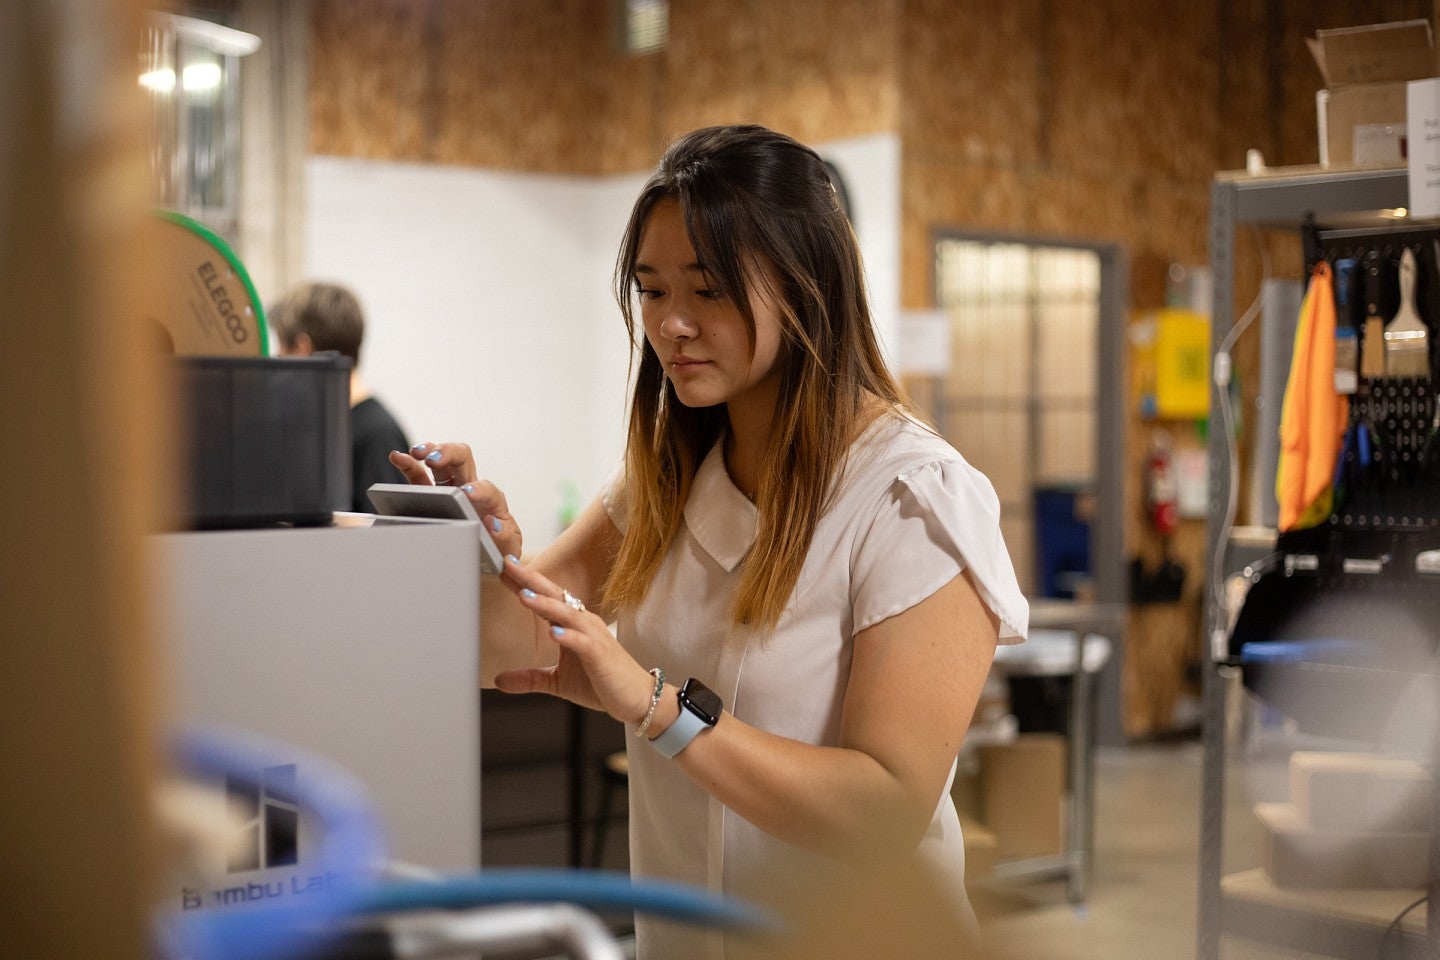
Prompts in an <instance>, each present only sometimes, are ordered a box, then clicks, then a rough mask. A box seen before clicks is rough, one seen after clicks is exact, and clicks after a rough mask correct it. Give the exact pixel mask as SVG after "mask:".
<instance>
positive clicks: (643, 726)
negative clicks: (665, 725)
mask: <svg viewBox="0 0 1440 960" xmlns="http://www.w3.org/2000/svg"><path fill="white" fill-rule="evenodd" d="M650 676H652V677H654V678H655V692H654V693H652V694H650V709H649V710H646V711H645V719H644V720H641V721H640V726H638V727H636V728H635V736H637V737H643V736H645V731H646V730H649V729H650V721H651V720H654V719H655V708H656V707H658V706H659V705H660V694H661V692H662V691H663V690H664V689H665V671H664V670H662V669H660V668H659V667H651V668H650Z"/></svg>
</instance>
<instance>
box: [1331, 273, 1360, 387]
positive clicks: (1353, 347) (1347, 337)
mask: <svg viewBox="0 0 1440 960" xmlns="http://www.w3.org/2000/svg"><path fill="white" fill-rule="evenodd" d="M1354 274H1355V261H1354V260H1351V259H1350V258H1348V257H1345V258H1342V259H1339V260H1336V261H1335V392H1336V393H1339V394H1342V395H1345V396H1349V395H1352V394H1354V393H1355V392H1356V390H1358V389H1359V387H1360V381H1359V365H1360V336H1359V334H1358V333H1356V331H1355V320H1354V318H1353V316H1352V315H1351V307H1350V283H1351V280H1352V279H1353V277H1354Z"/></svg>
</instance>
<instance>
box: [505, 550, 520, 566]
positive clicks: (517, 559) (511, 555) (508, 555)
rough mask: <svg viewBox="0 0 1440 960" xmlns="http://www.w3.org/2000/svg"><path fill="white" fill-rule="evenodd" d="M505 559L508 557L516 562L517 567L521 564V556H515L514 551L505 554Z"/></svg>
mask: <svg viewBox="0 0 1440 960" xmlns="http://www.w3.org/2000/svg"><path fill="white" fill-rule="evenodd" d="M505 559H506V560H509V561H510V562H511V563H513V564H515V566H517V567H518V566H520V558H519V557H517V556H515V554H513V553H507V554H505Z"/></svg>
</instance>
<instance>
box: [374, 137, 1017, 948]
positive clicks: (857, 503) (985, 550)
mask: <svg viewBox="0 0 1440 960" xmlns="http://www.w3.org/2000/svg"><path fill="white" fill-rule="evenodd" d="M615 282H616V294H617V297H618V299H619V301H620V308H621V312H622V313H623V314H624V316H625V320H626V323H627V326H628V327H629V329H630V331H631V336H632V339H634V338H635V324H636V318H637V314H638V319H639V322H640V324H641V325H642V326H643V329H644V342H643V346H642V347H641V351H640V359H639V367H638V372H637V373H636V375H635V387H634V394H633V397H632V401H631V410H630V426H629V438H628V443H627V447H626V455H625V468H624V471H623V474H622V475H621V476H620V477H619V478H617V479H615V480H613V481H612V482H611V483H610V485H609V486H608V487H607V489H606V490H605V491H604V493H603V494H602V495H601V497H600V498H598V499H597V500H596V502H595V503H593V504H591V505H590V507H589V508H588V509H587V510H586V511H585V512H584V513H583V515H582V516H581V517H580V518H579V520H578V521H577V522H576V523H575V524H574V525H572V526H571V527H570V529H568V530H567V531H566V532H565V533H564V534H563V535H562V536H561V537H560V538H559V539H558V540H556V542H555V543H554V544H553V545H552V546H551V547H550V548H548V549H547V550H545V551H544V552H543V553H542V554H541V555H540V556H539V557H537V558H535V560H534V562H533V563H530V564H525V565H522V564H521V563H520V562H518V561H517V560H515V559H514V558H516V557H519V556H520V555H521V543H522V540H521V534H520V529H519V527H518V525H517V524H516V522H515V519H514V518H513V517H512V516H511V515H510V513H509V510H508V507H507V505H506V501H505V497H504V496H503V494H501V492H500V491H499V490H497V489H496V488H495V487H494V486H493V485H491V484H490V483H488V482H486V481H483V480H480V479H479V478H478V477H477V475H476V472H475V469H476V468H475V460H474V457H473V456H472V454H471V451H470V448H468V447H466V446H465V445H463V444H456V443H442V444H429V443H424V444H419V445H418V446H416V447H414V448H412V450H411V451H410V453H409V454H405V453H396V454H394V455H393V456H392V460H393V462H394V463H395V464H396V466H398V467H399V468H400V469H401V470H402V471H403V472H404V473H405V474H406V476H407V477H408V478H409V480H410V481H411V482H413V483H432V482H434V483H448V484H454V485H458V486H462V487H463V488H464V489H465V490H466V491H467V492H468V493H469V495H470V498H471V500H472V501H473V502H474V503H475V505H476V507H477V509H478V510H479V511H480V512H481V513H482V515H483V516H484V517H485V522H486V523H487V524H489V525H490V526H491V529H492V530H494V531H495V539H496V541H497V543H498V544H499V545H500V547H501V549H502V550H503V551H504V552H505V553H506V554H508V555H509V559H507V563H506V570H505V576H504V577H503V578H502V581H503V583H504V585H505V586H506V587H507V588H508V589H509V590H510V591H512V592H513V593H514V594H515V596H516V597H517V598H518V600H519V603H518V604H516V603H514V602H513V601H510V600H509V599H508V598H505V600H506V602H505V603H503V604H502V603H496V602H491V603H489V604H488V605H487V606H488V608H489V610H488V612H487V616H486V622H485V628H484V638H485V644H486V645H485V649H484V652H483V659H484V660H485V662H486V668H487V672H494V673H498V676H496V677H495V682H496V684H497V685H498V686H499V688H500V689H502V690H505V691H509V692H516V693H519V692H530V691H541V692H545V693H549V694H553V695H555V696H559V697H564V698H565V699H568V700H571V701H574V702H575V703H579V704H581V705H583V706H586V707H590V708H593V709H597V710H603V711H605V712H606V713H608V714H609V715H610V716H612V717H614V718H615V719H617V720H619V721H621V722H622V723H624V724H626V725H627V727H628V729H629V730H630V731H632V732H633V733H634V734H636V735H638V736H632V737H631V738H630V746H629V755H630V796H631V800H630V837H631V865H632V869H633V870H634V872H635V873H636V875H637V876H640V875H643V876H649V877H661V878H670V879H674V880H679V881H684V882H688V883H692V884H697V885H700V886H709V887H711V888H712V889H716V890H719V891H723V892H725V893H728V894H734V895H739V896H743V897H747V898H750V899H752V900H755V901H757V902H761V903H766V902H773V897H774V896H775V894H776V892H777V891H776V890H775V889H774V888H775V886H776V884H777V883H779V882H782V881H784V882H788V881H792V880H793V879H794V877H795V876H796V875H797V874H796V871H797V870H799V871H803V870H805V869H807V868H811V869H813V868H815V867H816V866H817V865H823V866H821V867H820V869H822V870H832V871H833V870H835V869H836V867H835V864H836V862H840V863H861V864H863V863H864V862H865V861H866V860H867V859H868V858H869V857H870V856H872V855H876V854H881V853H885V852H889V851H892V850H904V851H911V850H915V851H918V852H919V854H920V856H921V857H922V858H923V859H924V860H926V861H927V862H929V863H931V864H933V865H935V866H936V867H938V869H939V870H940V871H942V873H943V874H944V876H946V877H947V878H948V880H949V881H950V885H951V886H950V890H951V902H952V903H953V904H954V906H955V910H956V912H957V913H958V914H968V905H967V904H966V902H965V898H964V897H965V895H964V887H963V871H964V862H963V848H962V845H961V838H960V830H959V822H958V820H957V818H956V814H955V808H954V805H953V803H952V802H951V800H950V796H949V786H950V783H951V781H952V779H953V776H954V769H955V758H956V753H957V751H958V750H959V747H960V741H961V738H962V737H963V736H964V733H965V729H966V726H967V724H968V723H969V720H970V716H971V713H972V711H973V710H974V707H975V703H976V700H977V698H978V696H979V692H980V687H981V685H982V683H983V682H984V679H985V675H986V673H987V671H988V670H989V666H990V663H991V660H992V658H993V656H994V651H995V644H996V642H997V639H998V640H1001V641H1013V640H1018V639H1019V638H1020V637H1021V636H1023V634H1024V633H1025V630H1026V622H1027V617H1028V609H1027V606H1026V603H1025V600H1024V598H1023V597H1022V595H1021V593H1020V589H1019V587H1018V585H1017V584H1016V581H1015V575H1014V572H1013V570H1012V569H1011V564H1010V559H1009V556H1008V554H1007V553H1006V550H1005V545H1004V542H1003V541H1002V539H1001V536H1000V527H999V510H998V505H997V501H996V497H995V494H994V491H993V490H992V488H991V486H990V484H989V483H988V482H987V481H986V479H985V478H984V477H983V476H982V475H980V474H979V473H978V472H976V471H975V470H974V469H972V468H971V467H970V466H969V465H968V464H966V462H965V461H964V460H963V459H962V458H961V456H960V455H959V454H958V453H956V452H955V450H953V449H952V448H951V447H950V446H949V445H948V444H946V443H945V442H944V441H943V440H941V439H940V438H938V437H937V436H935V435H934V434H933V433H932V432H931V431H930V430H929V429H927V428H926V427H924V426H923V425H921V424H920V423H919V422H917V420H916V419H915V418H914V417H913V416H912V414H911V412H910V410H909V408H908V406H907V405H906V402H905V400H904V399H903V398H902V396H901V393H900V390H899V389H898V387H897V385H896V383H895V381H894V379H893V378H892V377H891V375H890V374H889V372H888V371H887V370H886V368H885V364H884V361H883V359H882V357H881V354H880V350H879V347H878V344H877V342H876V339H875V334H874V330H873V328H872V323H871V317H870V311H869V305H868V302H867V300H866V294H865V289H864V282H863V277H862V272H861V265H860V257H859V252H858V249H857V246H856V242H855V237H854V234H853V232H852V231H851V228H850V224H849V221H848V220H847V218H846V217H845V215H844V213H843V212H842V210H841V208H840V205H839V203H838V200H837V198H836V194H835V190H834V188H833V187H832V186H831V183H830V180H829V178H828V176H827V174H826V170H825V165H824V162H823V161H822V160H821V159H820V157H819V156H817V155H816V154H815V152H814V151H812V150H810V149H809V148H807V147H805V146H803V145H801V144H800V143H797V142H796V141H794V140H792V139H790V138H789V137H785V136H782V135H780V134H778V133H774V132H772V131H770V130H766V129H764V128H762V127H754V126H732V127H712V128H707V129H703V130H698V131H696V132H694V133H691V134H689V135H687V136H685V137H683V138H681V139H680V140H678V141H677V142H675V143H674V144H673V145H671V147H670V148H669V149H668V150H667V151H666V153H665V155H664V157H663V158H662V160H661V162H660V166H659V168H658V169H657V170H656V172H655V174H654V175H653V176H652V177H651V178H650V180H649V181H648V182H647V183H646V185H645V187H644V189H643V190H642V191H641V193H640V196H639V199H638V200H637V201H636V203H635V207H634V211H633V213H632V214H631V217H630V223H629V226H628V227H627V229H626V232H625V237H624V240H623V243H622V245H621V249H620V254H619V258H618V261H617V265H616V277H615ZM610 623H614V624H616V625H617V630H616V632H615V633H611V632H610V630H609V628H608V627H607V624H610ZM707 940H708V941H709V942H708V944H707V943H706V941H707ZM637 942H638V948H639V952H640V956H641V957H642V958H661V957H705V956H713V957H719V956H723V955H724V954H725V944H724V942H723V938H721V937H719V936H718V935H716V934H713V933H706V932H703V931H696V930H693V929H686V928H680V927H674V926H669V925H666V924H663V923H650V922H646V921H645V920H643V919H642V920H641V922H640V923H639V924H638V929H637Z"/></svg>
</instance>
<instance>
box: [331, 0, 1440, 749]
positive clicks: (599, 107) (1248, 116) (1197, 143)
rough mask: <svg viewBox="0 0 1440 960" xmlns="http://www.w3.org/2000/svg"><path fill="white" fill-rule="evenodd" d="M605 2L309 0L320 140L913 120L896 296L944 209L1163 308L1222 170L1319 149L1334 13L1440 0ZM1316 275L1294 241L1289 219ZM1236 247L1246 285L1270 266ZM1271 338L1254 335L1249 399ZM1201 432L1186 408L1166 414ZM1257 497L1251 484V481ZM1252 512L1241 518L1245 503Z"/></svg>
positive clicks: (611, 139)
mask: <svg viewBox="0 0 1440 960" xmlns="http://www.w3.org/2000/svg"><path fill="white" fill-rule="evenodd" d="M613 8H614V4H613V3H611V2H608V0H315V3H314V8H313V53H312V56H313V68H312V69H313V74H312V82H311V88H310V124H311V126H310V129H311V144H310V146H311V150H312V152H314V153H322V154H336V155H346V156H358V157H376V158H385V159H395V160H413V161H422V162H438V163H446V164H457V165H471V166H481V167H488V168H496V169H510V170H531V171H546V172H557V173H581V174H605V173H616V172H633V171H639V170H644V169H648V168H649V167H650V166H651V165H653V163H654V161H655V158H656V156H657V155H658V153H659V151H660V150H661V149H662V147H663V146H664V144H665V143H666V142H667V141H668V140H669V139H670V138H671V137H672V136H674V135H676V134H678V133H680V132H683V131H685V130H688V129H691V128H693V127H696V126H700V125H703V124H706V123H715V122H733V121H749V122H758V123H764V124H767V125H769V126H772V127H775V128H777V129H780V130H783V131H785V132H787V133H790V134H792V135H794V136H796V137H798V138H800V139H802V140H810V141H819V140H828V139H836V138H840V137H847V136H856V135H862V134H869V133H877V132H897V133H898V134H899V136H900V137H901V140H902V156H903V161H902V162H903V174H902V176H903V183H902V197H903V200H902V202H903V211H902V231H903V237H902V278H901V282H902V301H903V306H905V307H907V308H925V307H929V306H931V305H932V304H933V302H934V277H933V232H934V231H935V230H936V229H937V228H940V227H950V228H960V229H964V230H968V231H995V232H997V233H1005V234H1021V235H1029V236H1033V237H1036V238H1046V237H1050V238H1065V239H1083V240H1088V241H1093V242H1097V243H1103V244H1115V245H1118V246H1120V247H1123V248H1124V249H1125V251H1126V252H1127V255H1128V258H1129V263H1130V281H1131V289H1130V305H1131V307H1132V309H1133V310H1134V311H1136V312H1137V313H1139V312H1142V311H1145V310H1149V309H1153V308H1156V307H1159V306H1162V305H1163V303H1164V298H1165V276H1166V271H1167V268H1168V266H1169V265H1170V264H1171V263H1180V264H1187V265H1201V264H1205V263H1206V262H1207V261H1208V259H1209V251H1208V247H1207V243H1208V219H1209V184H1210V180H1211V178H1212V176H1213V175H1214V173H1215V172H1216V171H1217V170H1230V169H1238V168H1241V167H1243V166H1244V163H1245V151H1246V149H1247V148H1250V147H1256V148H1258V149H1260V150H1261V151H1263V153H1264V155H1265V157H1266V159H1267V160H1268V161H1269V163H1271V164H1272V165H1291V164H1305V163H1314V162H1315V160H1316V158H1317V150H1316V140H1315V111H1314V94H1315V90H1316V89H1317V88H1318V87H1319V86H1320V76H1319V73H1318V71H1317V70H1316V69H1315V67H1314V65H1313V63H1312V62H1311V59H1310V55H1309V53H1308V51H1307V50H1306V48H1305V45H1304V38H1305V37H1307V36H1311V35H1313V34H1314V32H1315V30H1316V29H1319V28H1325V27H1335V26H1347V25H1353V24H1362V23H1377V22H1382V21H1387V20H1398V19H1406V18H1411V17H1425V18H1433V15H1434V10H1433V9H1432V0H1391V2H1360V0H1331V2H1329V3H1326V4H1314V3H1311V2H1310V0H1198V2H1195V3H1189V4H1175V3H1167V2H1160V0H1153V2H1142V0H1091V2H1089V3H1085V4H1075V3H1066V2H1063V0H1010V2H1006V3H995V2H985V0H833V2H832V0H767V2H763V3H760V2H754V0H672V2H671V4H670V42H669V46H668V47H667V48H666V49H665V50H664V51H663V52H662V53H659V54H655V55H651V56H645V57H638V58H629V57H625V56H622V55H621V54H619V53H617V52H616V49H615V45H614V43H613V40H612V30H613V27H614V24H613V21H612V19H611V17H612V14H613ZM1264 242H1265V243H1266V244H1267V246H1268V247H1269V248H1270V252H1271V256H1272V260H1273V263H1272V269H1273V271H1274V273H1275V274H1276V275H1277V276H1290V277H1295V278H1298V276H1299V270H1300V257H1299V252H1298V244H1296V243H1295V241H1294V238H1293V237H1290V236H1288V235H1283V234H1282V235H1269V236H1267V238H1266V239H1265V241H1264ZM1259 263H1260V261H1259V257H1258V256H1257V255H1256V247H1255V244H1254V243H1253V242H1252V241H1251V239H1250V238H1249V237H1248V236H1242V237H1241V238H1240V242H1239V244H1238V247H1237V271H1236V272H1237V277H1236V290H1235V302H1236V304H1237V306H1239V307H1243V306H1244V305H1245V304H1247V303H1249V301H1250V299H1251V298H1252V297H1253V296H1254V295H1255V292H1256V290H1257V288H1258V285H1259V281H1260V270H1259ZM1256 340H1257V338H1255V337H1253V336H1251V337H1247V338H1245V339H1244V340H1242V342H1241V343H1240V344H1239V345H1238V346H1237V349H1236V360H1237V369H1238V370H1239V377H1240V381H1241V383H1242V385H1244V387H1245V389H1246V391H1247V392H1246V394H1245V400H1246V405H1248V401H1249V400H1251V399H1253V385H1254V383H1255V381H1256V379H1257V377H1256V376H1255V371H1256V360H1255V357H1256V347H1255V343H1256ZM1167 426H1168V427H1169V428H1170V429H1171V430H1172V432H1173V433H1174V434H1175V436H1176V437H1177V440H1178V441H1179V442H1180V443H1182V444H1198V443H1200V442H1201V441H1200V439H1199V438H1198V436H1197V435H1196V434H1195V432H1194V430H1193V426H1191V425H1184V424H1180V425H1176V424H1171V425H1167ZM1153 428H1154V425H1152V424H1148V423H1143V422H1141V421H1140V419H1139V418H1138V417H1137V416H1136V415H1135V413H1134V411H1133V409H1132V410H1131V411H1130V414H1129V416H1128V418H1127V423H1126V438H1127V444H1126V445H1127V464H1126V470H1125V476H1126V492H1125V503H1126V517H1125V527H1126V545H1127V552H1128V553H1129V554H1131V555H1138V556H1140V557H1142V558H1143V559H1144V560H1145V561H1146V563H1148V564H1154V563H1155V562H1157V561H1158V559H1159V556H1160V554H1161V544H1160V543H1159V541H1158V540H1157V539H1156V538H1154V537H1152V536H1149V535H1148V534H1147V533H1146V532H1145V528H1144V525H1143V522H1142V507H1141V478H1142V467H1143V462H1144V458H1145V455H1146V451H1147V450H1148V448H1149V441H1150V431H1151V430H1152V429H1153ZM1242 507H1243V498H1242ZM1245 519H1246V518H1245V517H1244V516H1243V515H1242V517H1241V521H1242V522H1243V521H1244V520H1245ZM1204 539H1205V537H1204V524H1203V522H1202V521H1186V522H1185V523H1183V524H1182V527H1181V529H1180V530H1179V531H1178V532H1177V533H1176V534H1175V536H1174V537H1173V538H1172V541H1171V543H1170V544H1169V552H1170V555H1171V556H1172V557H1173V558H1174V559H1176V560H1177V561H1179V562H1180V563H1182V564H1183V565H1184V566H1185V567H1186V569H1187V571H1188V574H1189V575H1188V576H1187V579H1186V589H1185V594H1184V597H1183V598H1182V600H1181V601H1180V602H1179V603H1176V604H1165V605H1159V606H1150V607H1145V608H1135V610H1134V611H1133V612H1132V615H1131V617H1130V622H1129V631H1128V634H1127V637H1126V650H1127V659H1126V676H1125V698H1124V699H1125V704H1126V706H1125V711H1126V716H1125V724H1126V728H1127V730H1128V731H1129V732H1130V733H1131V734H1133V735H1146V734H1152V733H1158V732H1162V731H1165V730H1167V729H1169V728H1170V727H1171V726H1172V724H1173V723H1174V722H1175V713H1176V705H1177V703H1180V702H1181V701H1182V698H1183V695H1184V694H1186V693H1187V692H1188V693H1192V694H1193V693H1194V692H1195V690H1194V688H1193V677H1192V676H1190V675H1188V674H1187V668H1188V667H1189V666H1191V665H1192V664H1194V663H1196V662H1197V661H1198V657H1199V653H1200V649H1201V648H1200V616H1201V603H1200V592H1201V590H1202V589H1203V587H1204V580H1205V575H1204V572H1203V570H1202V567H1203V556H1204V546H1205V545H1204Z"/></svg>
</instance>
